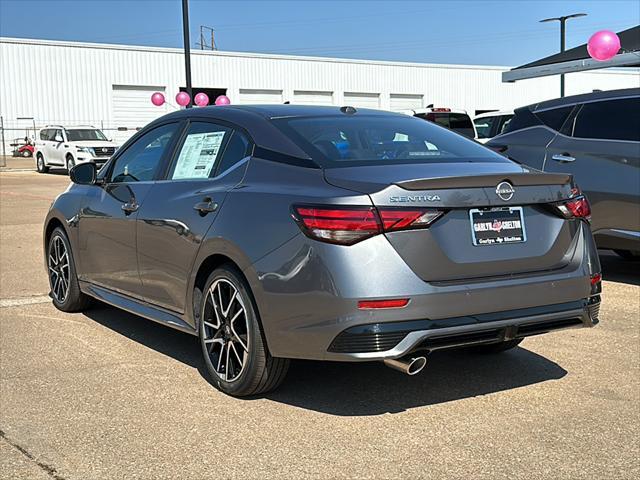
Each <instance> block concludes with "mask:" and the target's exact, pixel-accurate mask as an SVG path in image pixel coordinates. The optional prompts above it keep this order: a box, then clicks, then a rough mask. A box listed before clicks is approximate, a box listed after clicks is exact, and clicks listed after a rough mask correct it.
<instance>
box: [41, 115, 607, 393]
mask: <svg viewBox="0 0 640 480" xmlns="http://www.w3.org/2000/svg"><path fill="white" fill-rule="evenodd" d="M71 178H72V180H73V183H72V184H71V185H70V186H69V188H68V189H67V190H66V191H65V192H64V193H62V194H61V195H60V196H59V197H58V198H57V199H56V200H55V201H54V203H53V204H52V206H51V210H50V211H49V214H48V215H47V218H46V220H45V225H44V250H45V263H46V269H47V272H48V275H49V280H50V285H51V296H52V298H53V302H54V304H55V306H56V307H57V308H59V309H60V310H63V311H67V312H70V311H80V310H83V309H85V308H87V307H88V305H89V303H90V299H98V300H100V301H102V302H105V303H108V304H111V305H114V306H116V307H118V308H121V309H123V310H127V311H129V312H133V313H135V314H138V315H140V316H142V317H146V318H148V319H151V320H154V321H156V322H160V323H162V324H165V325H168V326H170V327H173V328H177V329H179V330H182V331H184V332H188V333H191V334H193V335H197V336H199V338H200V344H201V347H202V352H203V354H204V360H205V363H206V365H207V368H208V371H209V373H210V374H211V376H212V378H213V380H214V383H215V384H216V385H217V386H218V387H219V388H220V390H222V391H224V392H226V393H228V394H231V395H236V396H244V395H253V394H259V393H263V392H266V391H268V390H271V389H273V388H275V387H277V386H278V385H279V384H280V383H281V382H282V380H283V378H284V376H285V374H286V371H287V368H288V365H289V361H290V359H296V358H299V359H314V360H335V361H383V362H384V363H385V364H387V365H388V366H390V367H393V368H396V369H398V370H401V371H403V372H405V373H408V374H415V373H417V372H419V371H420V370H421V369H422V368H423V367H424V365H425V363H426V360H425V356H426V354H427V353H428V352H430V351H433V350H438V349H444V348H453V347H464V346H472V347H474V348H475V349H477V350H481V351H486V352H500V351H504V350H508V349H510V348H514V347H515V346H516V345H518V344H519V343H520V342H521V341H522V339H523V338H524V337H527V336H531V335H538V334H542V333H547V332H551V331H554V330H560V329H565V328H571V327H590V326H593V325H594V324H596V323H597V321H598V319H597V317H598V309H599V303H600V297H599V293H600V290H601V287H600V285H601V283H600V280H601V275H600V265H599V263H598V256H597V253H596V249H595V246H594V242H593V238H592V235H591V231H590V228H589V215H590V207H589V204H588V202H587V200H586V199H585V198H584V196H582V194H581V193H580V190H579V188H578V186H577V185H575V184H574V182H573V179H572V177H571V176H570V175H567V174H560V173H555V174H549V173H541V172H539V171H537V170H533V169H529V168H527V167H523V166H521V165H518V164H516V163H514V162H512V161H510V160H508V159H506V158H505V157H503V156H501V155H498V154H496V153H494V152H492V151H491V150H490V149H488V148H485V147H483V146H481V145H479V144H477V143H475V142H473V141H471V140H468V139H466V138H465V137H463V136H460V135H458V134H456V133H453V132H451V131H449V130H446V129H444V128H442V127H439V126H437V125H435V124H432V123H429V122H425V121H423V120H420V119H417V118H412V117H408V116H406V115H401V114H393V113H388V112H381V111H375V110H365V109H355V108H353V107H342V108H337V107H306V106H305V107H303V106H294V105H275V106H225V107H207V108H199V109H190V110H184V111H180V112H175V113H171V114H169V115H166V116H164V117H162V118H160V119H158V120H156V121H154V122H152V123H151V124H149V125H148V126H147V127H145V128H144V129H143V130H142V131H140V132H138V133H137V134H136V135H135V136H134V137H133V138H132V139H131V140H129V141H128V142H127V143H126V144H125V145H124V146H123V147H122V148H121V149H120V150H119V151H118V152H117V153H116V154H115V155H114V156H113V157H112V158H111V159H110V161H109V162H108V163H107V164H106V165H105V166H104V167H103V168H102V169H101V170H100V171H99V172H97V171H96V168H95V166H94V165H92V164H82V165H77V166H76V167H75V168H74V169H73V170H72V171H71Z"/></svg>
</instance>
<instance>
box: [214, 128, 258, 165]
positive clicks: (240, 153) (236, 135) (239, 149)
mask: <svg viewBox="0 0 640 480" xmlns="http://www.w3.org/2000/svg"><path fill="white" fill-rule="evenodd" d="M250 146H251V142H249V139H248V138H247V137H246V136H245V135H244V134H243V133H241V132H239V131H237V130H234V132H233V134H232V135H231V138H230V139H229V143H228V144H227V147H226V148H225V149H224V154H223V155H222V159H221V160H220V165H219V166H218V169H217V173H222V172H224V171H226V170H229V169H230V168H231V167H233V166H234V165H235V164H236V163H238V162H239V161H240V160H242V159H243V158H245V157H246V156H247V155H249V147H250Z"/></svg>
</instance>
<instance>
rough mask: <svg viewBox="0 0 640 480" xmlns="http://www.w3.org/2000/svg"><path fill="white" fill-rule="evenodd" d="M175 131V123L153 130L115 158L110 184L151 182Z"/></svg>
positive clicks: (176, 125)
mask: <svg viewBox="0 0 640 480" xmlns="http://www.w3.org/2000/svg"><path fill="white" fill-rule="evenodd" d="M177 129H178V124H177V123H170V124H167V125H163V126H161V127H158V128H154V129H153V130H151V131H150V132H147V133H145V134H144V135H142V136H141V137H140V138H139V139H137V140H136V141H135V142H134V143H133V144H131V145H130V146H129V148H127V150H126V151H124V152H123V153H122V155H120V156H119V157H118V158H117V160H116V162H115V164H114V165H113V169H112V170H111V182H112V183H123V182H144V181H149V180H153V177H154V175H155V173H156V171H157V170H158V166H159V165H160V161H161V160H162V157H163V155H164V154H165V152H166V151H167V147H168V146H169V144H170V143H171V139H172V138H173V136H174V135H175V133H176V130H177Z"/></svg>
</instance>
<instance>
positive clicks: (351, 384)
mask: <svg viewBox="0 0 640 480" xmlns="http://www.w3.org/2000/svg"><path fill="white" fill-rule="evenodd" d="M85 314H86V315H87V317H89V318H90V319H92V320H94V321H95V322H97V323H99V324H101V325H103V326H105V327H107V328H109V329H111V330H113V331H114V332H117V333H119V334H120V335H123V336H125V337H127V338H129V339H131V340H133V341H135V342H137V343H140V344H142V345H144V346H146V347H148V348H151V349H153V350H155V351H157V352H160V353H162V354H164V355H167V356H169V357H172V358H174V359H176V360H178V361H179V362H182V363H184V364H186V365H189V366H191V367H193V368H196V369H197V370H198V372H199V373H200V375H201V376H202V377H203V378H204V379H205V380H206V381H207V382H209V383H211V380H210V378H209V375H208V373H207V371H206V368H205V365H204V361H203V360H202V357H201V353H200V345H199V343H198V340H197V339H196V338H195V337H193V336H191V335H188V334H186V333H182V332H179V331H177V330H172V329H170V328H167V327H164V326H162V325H158V324H156V323H154V322H151V321H149V320H145V319H143V318H140V317H137V316H135V315H132V314H129V313H126V312H122V311H120V310H117V309H115V308H112V307H109V306H106V305H98V306H96V307H94V308H93V309H90V310H88V311H87V312H86V313H85ZM566 374H567V372H566V370H564V369H563V368H562V367H560V366H559V365H558V364H556V363H554V362H552V361H551V360H548V359H546V358H545V357H543V356H541V355H538V354H536V353H534V352H531V351H529V350H527V349H526V348H516V349H514V350H512V351H510V352H505V353H502V354H496V355H483V354H475V353H471V352H469V351H466V350H455V351H447V352H436V353H434V354H432V355H430V356H429V357H428V361H427V366H426V368H425V369H424V371H423V372H422V373H420V374H418V375H416V376H413V377H410V376H407V375H405V374H403V373H400V372H397V371H395V370H391V369H389V368H387V367H385V366H384V365H383V364H382V363H379V362H373V363H336V362H313V361H301V360H298V361H293V362H292V364H291V368H290V370H289V374H288V375H287V378H286V379H285V381H284V383H283V384H282V385H281V386H280V387H279V388H278V390H276V391H274V392H271V393H268V394H267V395H265V397H266V398H268V399H270V400H272V401H275V402H280V403H284V404H288V405H292V406H295V407H299V408H304V409H308V410H313V411H317V412H322V413H327V414H331V415H341V416H366V415H381V414H384V413H398V412H402V411H405V410H407V409H410V408H414V407H423V406H428V405H435V404H438V403H444V402H450V401H454V400H460V399H464V398H470V397H475V396H478V395H487V394H491V393H495V392H500V391H504V390H511V389H514V388H518V387H524V386H527V385H532V384H536V383H540V382H545V381H548V380H557V379H559V378H562V377H564V376H565V375H566ZM212 388H213V387H212Z"/></svg>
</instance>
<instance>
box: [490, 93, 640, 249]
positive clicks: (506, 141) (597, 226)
mask: <svg viewBox="0 0 640 480" xmlns="http://www.w3.org/2000/svg"><path fill="white" fill-rule="evenodd" d="M627 98H640V89H637V88H635V89H624V90H616V91H610V92H594V93H591V94H583V95H574V96H570V97H565V98H560V99H556V100H550V101H547V102H542V103H540V104H536V105H530V106H528V107H523V108H524V109H529V110H530V111H533V112H538V111H548V110H551V109H553V108H562V107H565V106H573V105H575V106H576V109H575V110H574V112H572V114H571V115H570V116H569V118H568V120H567V122H573V121H574V117H575V113H576V112H577V111H579V110H577V109H578V108H579V107H580V106H581V105H583V104H585V103H592V102H599V101H607V100H615V99H627ZM519 110H521V109H519ZM578 115H579V113H578ZM601 121H602V122H606V121H607V119H606V118H603V119H601ZM564 130H565V128H563V129H562V131H561V132H558V131H556V130H554V129H552V128H549V127H548V126H546V125H537V126H532V127H528V128H523V129H520V130H516V131H510V132H507V133H505V134H502V135H499V136H497V137H495V138H493V139H492V140H490V141H489V142H488V143H487V146H489V147H492V148H496V149H500V150H502V151H503V153H504V154H505V155H508V156H509V158H511V159H513V160H516V161H518V162H520V163H522V164H524V165H528V166H531V167H534V168H537V169H540V170H543V171H545V172H563V173H569V174H571V175H573V176H574V178H575V181H576V183H577V185H578V186H579V187H580V189H581V190H582V191H583V192H585V194H586V195H587V198H588V199H589V201H590V203H591V208H592V219H591V224H592V231H593V234H594V236H595V239H596V243H597V245H598V247H600V248H611V249H622V250H631V251H640V142H635V141H623V140H606V139H599V138H577V137H573V136H569V135H567V134H566V133H567V132H565V131H564Z"/></svg>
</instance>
